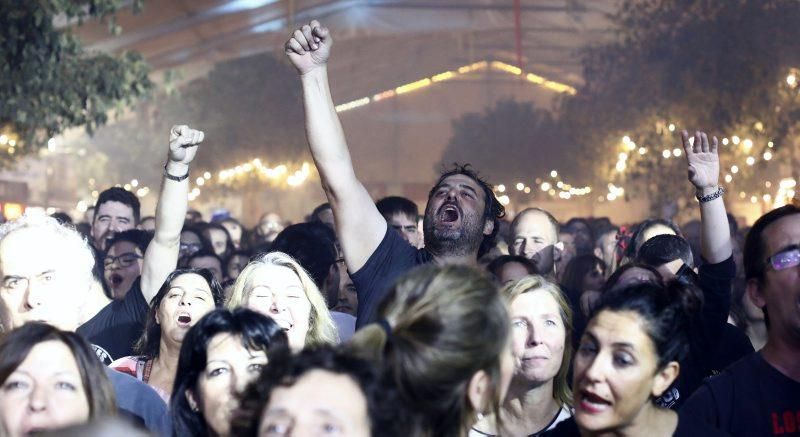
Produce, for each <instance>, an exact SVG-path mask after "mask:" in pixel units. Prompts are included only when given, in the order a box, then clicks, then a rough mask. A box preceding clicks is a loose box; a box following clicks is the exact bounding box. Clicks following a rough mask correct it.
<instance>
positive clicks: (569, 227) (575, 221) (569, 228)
mask: <svg viewBox="0 0 800 437" xmlns="http://www.w3.org/2000/svg"><path fill="white" fill-rule="evenodd" d="M579 224H580V225H584V226H586V231H587V232H589V236H590V237H591V238H592V241H594V230H593V229H592V224H591V223H590V222H589V220H586V219H585V218H581V217H573V218H571V219H569V220H567V222H566V223H564V225H563V226H562V227H561V229H560V230H559V231H560V232H566V233H568V234H571V233H572V232H573V228H574V227H575V225H579Z"/></svg>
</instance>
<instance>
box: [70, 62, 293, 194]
mask: <svg viewBox="0 0 800 437" xmlns="http://www.w3.org/2000/svg"><path fill="white" fill-rule="evenodd" d="M297 80H298V78H297V73H295V72H294V70H293V69H292V67H290V66H289V65H288V64H286V63H285V62H282V61H281V60H280V59H279V58H277V57H275V56H272V55H270V54H260V55H256V56H250V57H246V58H240V59H235V60H231V61H227V62H223V63H220V64H217V65H216V66H215V67H214V69H213V70H211V72H210V73H209V74H208V76H207V77H203V78H200V79H196V80H194V81H192V82H190V83H188V84H186V85H184V86H180V87H177V89H176V90H175V92H173V93H167V92H157V93H154V94H153V95H152V96H150V97H148V98H146V99H142V100H140V101H139V103H138V104H137V105H136V106H135V107H134V108H133V109H132V111H130V113H129V114H127V115H126V116H125V117H122V118H120V119H119V120H116V121H115V122H113V123H110V124H109V125H108V126H105V127H103V128H101V129H99V130H98V131H97V132H96V133H95V134H94V136H93V137H91V138H89V137H86V138H83V139H82V140H81V141H80V142H79V143H76V144H74V145H73V147H74V148H80V147H84V148H86V149H88V150H90V151H92V152H94V153H100V154H102V155H105V156H108V157H109V158H110V159H109V162H110V165H109V167H108V175H107V176H106V178H105V179H106V180H104V181H103V182H104V183H122V182H124V181H128V180H131V179H133V178H137V179H139V180H140V181H142V182H143V183H145V184H148V185H155V184H157V183H158V181H159V180H160V177H161V172H160V168H161V167H160V166H162V165H163V163H164V160H165V159H166V144H167V137H168V133H169V129H170V127H171V126H172V125H175V124H188V125H190V126H192V127H193V128H195V129H200V130H202V131H204V132H205V134H206V135H205V140H204V141H203V145H202V146H201V150H200V152H199V153H198V154H197V159H196V160H195V162H194V164H193V167H194V168H196V169H197V170H208V171H217V170H220V169H223V168H226V167H230V166H233V165H237V164H239V163H241V162H244V161H249V160H252V159H254V158H259V159H261V160H262V162H264V164H265V165H274V164H275V163H279V162H286V161H299V160H301V158H304V157H305V156H306V154H307V146H306V140H305V130H304V125H303V120H304V116H303V106H302V100H301V98H302V96H301V95H300V87H299V86H297V84H296V82H297ZM123 157H124V159H123Z"/></svg>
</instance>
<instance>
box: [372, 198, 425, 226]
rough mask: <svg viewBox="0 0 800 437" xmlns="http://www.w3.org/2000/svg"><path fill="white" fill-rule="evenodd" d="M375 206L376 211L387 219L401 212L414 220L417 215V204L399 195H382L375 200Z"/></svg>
mask: <svg viewBox="0 0 800 437" xmlns="http://www.w3.org/2000/svg"><path fill="white" fill-rule="evenodd" d="M375 206H376V207H377V208H378V212H379V213H381V215H382V216H384V217H385V218H387V219H388V218H389V217H391V216H393V215H395V214H403V215H405V216H407V217H409V218H411V219H412V220H414V221H415V222H416V221H417V216H418V215H419V208H417V204H416V203H414V202H412V201H411V200H410V199H406V198H405V197H401V196H388V197H384V198H383V199H381V200H379V201H377V202H375Z"/></svg>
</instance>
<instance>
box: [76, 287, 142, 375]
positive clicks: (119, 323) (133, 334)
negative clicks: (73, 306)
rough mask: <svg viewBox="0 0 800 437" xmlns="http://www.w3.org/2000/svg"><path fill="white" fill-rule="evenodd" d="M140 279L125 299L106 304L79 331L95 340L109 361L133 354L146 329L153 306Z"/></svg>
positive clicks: (104, 359)
mask: <svg viewBox="0 0 800 437" xmlns="http://www.w3.org/2000/svg"><path fill="white" fill-rule="evenodd" d="M140 281H141V277H139V278H137V279H136V281H135V282H134V283H133V285H131V289H130V290H129V291H128V293H127V294H126V295H125V297H124V298H123V299H122V300H115V301H113V302H111V303H109V304H108V305H106V306H105V308H103V309H102V310H100V312H98V313H97V314H96V315H95V316H94V317H92V318H91V319H89V321H88V322H86V323H84V324H83V325H81V326H80V327H79V328H78V329H77V331H76V332H77V333H78V334H80V335H81V336H82V337H83V338H85V339H86V340H87V341H88V342H89V343H91V344H92V347H94V350H95V353H96V354H97V357H98V358H100V360H101V361H102V362H103V363H104V364H106V365H109V364H111V362H112V361H114V360H116V359H119V358H122V357H127V356H129V355H133V345H134V343H136V340H138V339H139V337H141V335H142V333H143V332H144V324H145V321H146V319H147V311H148V310H149V309H150V307H149V305H148V303H147V301H146V300H145V299H144V295H143V294H142V286H141V282H140Z"/></svg>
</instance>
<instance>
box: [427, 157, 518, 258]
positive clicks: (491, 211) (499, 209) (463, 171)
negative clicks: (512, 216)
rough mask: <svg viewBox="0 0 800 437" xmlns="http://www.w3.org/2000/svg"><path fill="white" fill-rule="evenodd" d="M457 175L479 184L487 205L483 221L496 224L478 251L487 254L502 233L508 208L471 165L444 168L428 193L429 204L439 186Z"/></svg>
mask: <svg viewBox="0 0 800 437" xmlns="http://www.w3.org/2000/svg"><path fill="white" fill-rule="evenodd" d="M455 175H464V176H467V177H468V178H470V179H472V180H473V181H475V183H476V184H478V186H479V187H481V189H482V190H483V197H484V201H485V202H484V203H485V204H486V206H485V207H484V209H483V219H484V220H491V221H492V223H494V229H493V230H492V233H491V234H489V235H484V236H483V242H482V243H481V247H480V249H479V250H478V253H479V254H482V253H486V252H488V251H489V250H490V249H491V246H492V245H493V244H494V237H495V236H496V235H497V233H498V232H499V231H500V219H502V218H503V217H505V215H506V208H505V207H504V206H503V205H502V204H501V203H500V201H499V200H497V198H496V197H495V196H494V190H493V189H492V186H491V185H490V184H489V183H488V182H486V181H485V180H484V179H483V178H481V177H480V176H479V175H478V172H476V171H475V170H473V169H472V166H471V165H470V164H463V165H462V164H459V163H457V162H454V163H453V166H452V168H450V169H449V170H447V169H446V168H443V172H442V174H441V176H439V180H437V181H436V183H435V184H434V185H433V188H431V190H430V191H429V192H428V202H430V200H431V198H432V197H433V194H434V193H435V192H436V189H437V188H439V185H441V184H442V182H444V180H445V179H447V178H449V177H450V176H455Z"/></svg>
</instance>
